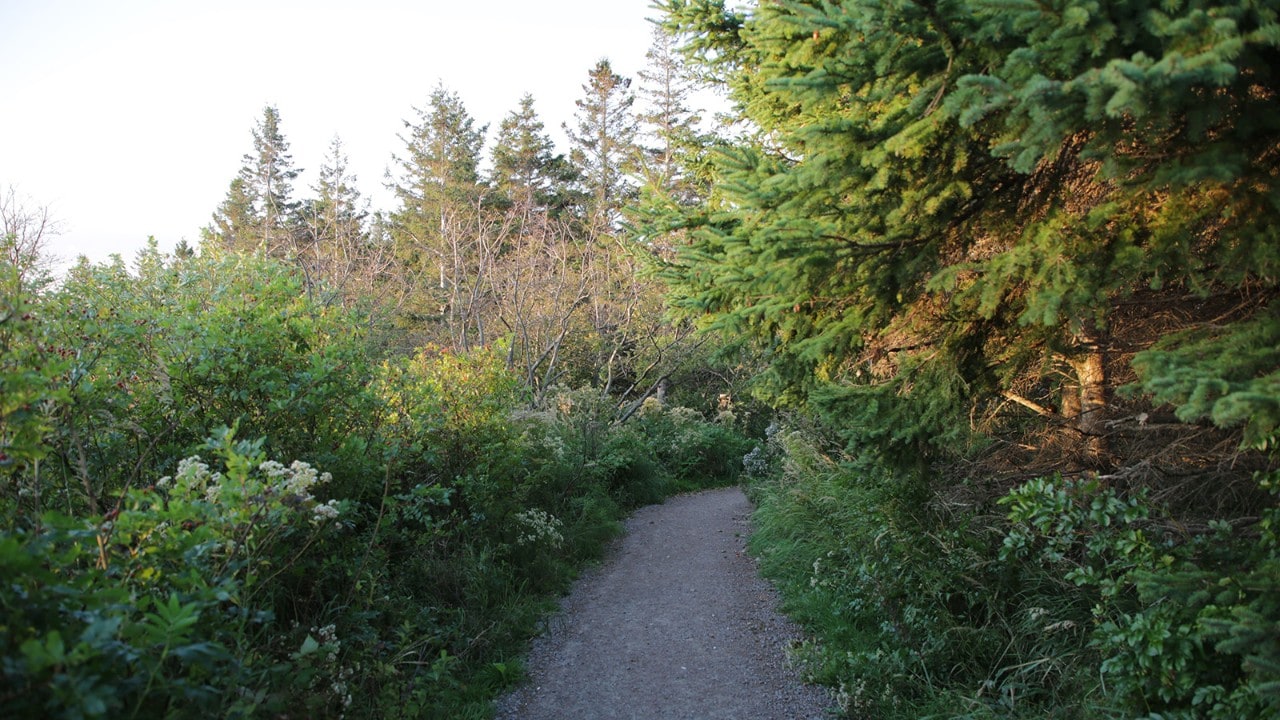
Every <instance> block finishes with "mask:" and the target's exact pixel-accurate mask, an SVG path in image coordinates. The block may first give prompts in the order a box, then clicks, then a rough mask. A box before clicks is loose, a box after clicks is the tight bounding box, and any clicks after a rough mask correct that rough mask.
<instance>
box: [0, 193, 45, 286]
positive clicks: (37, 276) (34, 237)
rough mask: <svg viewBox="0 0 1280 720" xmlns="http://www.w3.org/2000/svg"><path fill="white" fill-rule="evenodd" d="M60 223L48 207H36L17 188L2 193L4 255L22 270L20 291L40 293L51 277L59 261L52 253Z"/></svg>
mask: <svg viewBox="0 0 1280 720" xmlns="http://www.w3.org/2000/svg"><path fill="white" fill-rule="evenodd" d="M57 234H58V223H57V221H55V220H54V219H53V216H52V215H51V214H50V212H49V208H47V207H43V206H40V207H34V208H33V206H32V204H31V203H30V201H24V199H23V198H20V197H19V196H18V192H17V190H16V189H15V188H14V187H13V186H8V187H6V188H5V189H4V191H3V192H0V254H2V255H3V257H4V261H5V262H6V263H10V264H12V265H13V267H15V268H17V269H18V283H19V287H21V288H25V289H27V290H31V289H38V288H39V287H40V286H42V285H44V284H46V283H47V282H48V281H49V278H50V277H51V274H52V270H53V266H54V265H55V263H56V262H57V258H56V257H53V256H52V255H50V254H49V252H48V247H47V246H48V243H49V239H50V238H52V237H53V236H55V235H57Z"/></svg>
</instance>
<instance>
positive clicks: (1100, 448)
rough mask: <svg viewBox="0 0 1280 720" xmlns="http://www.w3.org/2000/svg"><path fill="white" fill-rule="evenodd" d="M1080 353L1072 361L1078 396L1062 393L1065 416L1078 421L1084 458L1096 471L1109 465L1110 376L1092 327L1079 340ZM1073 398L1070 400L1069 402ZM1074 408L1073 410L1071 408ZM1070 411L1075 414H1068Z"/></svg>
mask: <svg viewBox="0 0 1280 720" xmlns="http://www.w3.org/2000/svg"><path fill="white" fill-rule="evenodd" d="M1077 347H1078V348H1079V350H1080V352H1079V354H1077V355H1076V356H1074V357H1073V358H1071V359H1070V363H1071V368H1072V369H1073V370H1074V371H1075V375H1076V382H1077V386H1076V388H1074V390H1075V391H1076V396H1075V397H1074V398H1071V395H1072V393H1071V392H1070V391H1071V390H1072V389H1070V388H1068V389H1064V391H1063V403H1062V404H1063V416H1064V417H1066V418H1072V417H1074V418H1075V426H1076V429H1077V430H1079V431H1080V434H1081V436H1083V438H1084V450H1085V456H1086V458H1087V459H1088V461H1089V462H1090V463H1091V464H1092V465H1094V466H1095V467H1102V466H1105V465H1106V456H1107V451H1108V448H1107V438H1106V433H1105V428H1106V420H1107V373H1106V353H1105V352H1104V351H1103V343H1102V342H1101V339H1100V337H1099V335H1098V333H1097V332H1096V331H1094V330H1093V328H1092V327H1088V326H1086V328H1085V329H1084V330H1082V331H1081V333H1080V335H1079V337H1078V345H1077ZM1068 398H1070V400H1069V399H1068ZM1069 406H1071V407H1069ZM1068 409H1071V410H1074V412H1073V413H1068V412H1067V411H1068Z"/></svg>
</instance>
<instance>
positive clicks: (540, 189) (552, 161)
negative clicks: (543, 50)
mask: <svg viewBox="0 0 1280 720" xmlns="http://www.w3.org/2000/svg"><path fill="white" fill-rule="evenodd" d="M492 158H493V172H492V180H493V184H494V188H495V189H496V190H497V191H498V192H499V193H500V194H501V195H503V196H505V198H506V199H507V201H508V202H510V203H512V204H513V205H515V206H516V207H518V208H522V209H526V210H527V209H532V210H535V211H539V212H545V213H548V214H549V215H551V216H553V217H554V216H558V215H560V214H561V213H563V212H564V211H565V210H566V209H568V208H569V207H570V205H571V203H572V202H573V194H572V192H571V186H572V183H573V182H574V180H575V179H576V176H575V173H574V170H573V167H572V165H570V164H569V162H568V160H566V159H565V157H564V155H560V154H557V153H556V152H555V143H554V142H553V141H552V140H551V137H550V136H548V135H547V134H546V131H545V129H544V126H543V124H542V120H540V119H539V118H538V113H537V111H536V110H534V107H533V96H532V95H528V94H526V95H525V96H524V97H522V98H520V106H519V108H517V109H516V110H514V111H512V112H511V113H510V114H508V115H507V117H506V118H504V119H503V121H502V124H501V125H500V126H499V127H498V136H497V139H496V142H495V144H494V147H493V153H492Z"/></svg>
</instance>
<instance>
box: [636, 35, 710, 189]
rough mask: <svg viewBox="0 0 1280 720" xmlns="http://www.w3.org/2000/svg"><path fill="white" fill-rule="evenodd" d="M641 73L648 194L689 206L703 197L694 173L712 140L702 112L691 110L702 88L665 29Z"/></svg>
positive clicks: (655, 37) (644, 171)
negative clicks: (702, 125)
mask: <svg viewBox="0 0 1280 720" xmlns="http://www.w3.org/2000/svg"><path fill="white" fill-rule="evenodd" d="M645 58H646V60H648V65H647V66H646V67H645V69H643V70H641V71H640V73H639V77H640V89H639V97H640V100H641V102H642V106H643V110H642V112H640V113H639V114H638V115H637V120H639V122H640V128H641V129H642V131H643V135H644V138H645V141H646V142H647V143H648V144H647V145H646V147H644V148H643V150H642V152H641V161H640V170H641V175H642V176H643V179H644V183H645V186H646V187H647V188H650V189H653V190H657V191H660V192H662V193H664V194H666V195H668V196H670V197H671V199H672V200H674V201H675V202H678V203H680V204H683V205H688V204H691V203H693V202H695V201H697V200H698V199H699V197H700V196H701V195H702V192H701V188H699V187H698V186H697V184H696V182H695V181H694V180H693V178H691V177H690V173H689V171H687V170H686V169H685V168H686V167H689V166H694V167H696V166H697V165H698V162H697V158H698V155H699V154H700V153H699V151H700V150H701V148H702V147H704V145H705V144H706V143H708V142H711V139H710V138H707V137H703V136H702V135H701V134H700V133H699V132H698V128H697V125H698V123H699V122H700V121H701V119H702V118H701V116H700V115H699V111H698V110H696V109H694V108H692V107H690V102H691V101H692V98H693V95H694V93H695V91H696V90H697V89H698V88H697V85H696V84H695V82H694V81H693V79H692V78H691V77H690V76H689V74H688V73H687V72H686V71H685V64H684V62H683V60H682V58H681V57H680V55H679V53H678V51H677V41H676V38H675V37H674V36H672V35H671V34H670V33H668V32H667V31H666V30H664V29H663V28H662V26H660V25H655V26H654V29H653V43H652V45H651V46H650V47H649V50H648V52H647V53H645Z"/></svg>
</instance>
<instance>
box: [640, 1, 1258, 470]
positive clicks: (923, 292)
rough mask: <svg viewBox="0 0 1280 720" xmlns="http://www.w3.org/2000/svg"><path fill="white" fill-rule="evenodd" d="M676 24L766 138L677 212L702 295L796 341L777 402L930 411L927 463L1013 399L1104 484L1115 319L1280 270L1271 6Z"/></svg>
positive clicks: (908, 437)
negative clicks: (1077, 440)
mask: <svg viewBox="0 0 1280 720" xmlns="http://www.w3.org/2000/svg"><path fill="white" fill-rule="evenodd" d="M664 6H665V8H664V9H665V10H666V11H667V13H668V25H669V26H670V27H671V28H672V29H673V30H675V31H677V32H681V33H684V34H685V36H686V37H689V38H692V39H691V40H690V41H689V42H688V43H687V44H686V46H685V47H686V51H687V53H688V55H689V56H691V57H694V58H699V57H700V58H703V61H704V63H705V67H707V68H708V71H709V72H713V73H721V74H728V75H730V76H731V78H732V79H731V84H732V87H733V92H734V99H735V101H736V103H737V104H738V106H739V107H740V108H742V109H743V111H744V112H745V114H746V116H747V119H748V120H750V121H751V122H752V123H754V124H755V125H756V126H758V128H759V129H760V134H759V136H758V140H757V141H756V142H750V143H739V145H738V146H737V147H734V148H732V149H729V150H727V151H726V152H724V153H723V154H722V157H721V159H720V160H719V162H718V169H717V172H718V174H719V181H718V183H717V187H718V192H719V193H721V195H720V196H719V198H717V199H714V202H719V203H720V204H719V208H720V209H721V211H718V212H712V211H710V210H709V209H708V208H704V209H700V210H696V211H691V212H687V213H684V214H683V215H681V216H680V217H682V218H683V219H682V220H681V219H677V220H675V221H673V225H676V226H679V225H680V224H681V223H683V224H684V226H685V227H687V228H688V229H691V230H696V236H697V240H696V242H695V244H694V245H693V246H692V247H690V248H688V250H687V251H686V252H684V254H683V256H682V259H681V261H680V262H679V263H678V264H677V265H676V266H674V267H673V268H671V272H670V276H671V279H672V280H673V281H674V282H676V283H677V285H678V287H679V292H678V295H679V296H680V299H679V300H678V301H677V302H678V304H679V305H680V306H682V307H683V308H684V309H685V310H686V311H687V312H688V313H689V314H690V315H691V316H695V317H699V318H702V319H703V320H704V321H707V322H710V323H712V324H714V325H716V326H718V327H722V328H725V329H728V330H732V331H737V332H744V331H745V332H751V333H754V334H756V335H757V336H759V337H761V338H763V339H765V340H766V341H768V342H770V343H772V344H773V345H774V348H775V351H776V356H777V358H778V362H777V363H776V365H775V372H776V377H777V380H778V381H779V382H780V383H781V384H780V385H779V390H780V391H783V389H784V388H785V389H786V390H785V392H795V391H799V392H800V394H801V395H802V396H807V397H809V398H810V399H815V398H817V397H818V396H819V395H820V396H821V397H822V398H824V399H825V401H826V402H827V403H828V404H829V405H831V407H833V408H835V407H836V406H842V407H844V411H848V410H849V408H850V407H852V406H849V405H848V404H847V403H846V402H845V400H847V401H848V402H856V403H857V406H858V407H860V408H862V410H861V412H867V411H870V410H873V409H876V411H877V412H884V411H885V409H886V408H889V407H892V406H896V405H901V404H902V402H903V401H904V399H909V398H913V397H914V398H916V399H917V400H920V401H921V402H924V401H925V400H926V399H927V402H928V404H929V409H927V410H926V409H922V407H921V406H917V407H915V409H914V410H908V411H904V412H906V415H904V418H906V417H908V416H909V420H908V422H907V424H908V425H909V426H910V427H911V428H914V429H913V430H910V431H907V430H903V429H898V430H895V431H894V433H893V434H892V435H886V438H893V439H894V442H897V443H903V445H902V447H903V448H904V449H905V448H907V447H911V446H912V445H913V444H914V443H915V442H916V441H917V440H921V439H925V438H932V439H933V440H934V441H937V440H938V439H939V438H946V437H948V436H949V435H950V434H951V433H953V432H954V431H955V429H956V428H958V427H962V426H963V424H962V423H957V422H955V419H956V418H957V417H965V416H966V415H968V414H969V413H970V412H971V410H972V404H973V403H981V402H983V401H984V399H992V398H994V399H997V400H998V399H1000V398H1010V397H1012V398H1016V399H1017V400H1018V401H1020V402H1021V403H1022V406H1023V407H1034V408H1039V409H1040V410H1044V411H1046V412H1049V413H1051V414H1054V415H1058V416H1060V418H1061V419H1062V420H1064V421H1065V422H1067V423H1069V424H1070V425H1072V426H1074V428H1075V429H1076V430H1077V431H1078V434H1079V436H1080V437H1084V438H1088V442H1087V443H1086V444H1087V445H1088V447H1087V449H1086V451H1087V452H1088V453H1089V454H1090V455H1092V456H1093V459H1092V462H1096V463H1099V464H1100V465H1106V464H1107V463H1109V462H1110V460H1108V458H1107V457H1106V455H1107V448H1106V447H1105V443H1102V442H1099V440H1100V438H1101V433H1102V432H1103V430H1104V428H1105V421H1106V420H1107V419H1108V415H1107V413H1108V409H1107V407H1108V404H1109V403H1110V402H1111V400H1112V399H1113V397H1112V395H1111V392H1112V388H1113V386H1114V384H1115V382H1114V380H1112V379H1111V378H1110V377H1108V375H1107V373H1109V372H1110V371H1111V370H1109V369H1108V368H1112V369H1114V367H1115V363H1114V361H1115V359H1116V358H1118V357H1119V355H1120V354H1121V353H1123V352H1124V351H1125V348H1126V347H1127V345H1126V343H1125V342H1124V341H1122V340H1118V339H1116V338H1115V337H1114V335H1113V328H1114V325H1115V322H1116V313H1117V312H1121V311H1122V310H1123V309H1124V308H1126V307H1128V306H1129V305H1130V304H1132V303H1135V302H1137V303H1158V302H1160V301H1159V300H1157V299H1156V298H1159V297H1162V295H1161V294H1162V293H1165V294H1169V296H1170V297H1177V296H1178V294H1179V293H1182V294H1187V293H1191V294H1200V295H1202V296H1209V295H1213V294H1215V293H1227V294H1230V293H1232V292H1235V291H1234V290H1232V288H1236V289H1240V288H1245V287H1252V288H1259V287H1268V288H1269V287H1272V286H1273V283H1274V278H1276V277H1278V276H1280V273H1278V272H1277V271H1278V270H1280V268H1277V265H1278V264H1280V253H1277V252H1276V251H1275V244H1274V238H1275V237H1277V235H1278V233H1277V230H1278V228H1277V222H1278V221H1277V220H1276V219H1275V218H1277V217H1280V215H1277V213H1276V212H1274V208H1276V207H1278V205H1277V200H1276V198H1277V197H1278V196H1280V195H1278V191H1277V189H1276V188H1277V183H1276V181H1275V177H1276V176H1275V173H1274V157H1273V156H1274V153H1273V152H1272V151H1271V150H1270V148H1274V147H1276V141H1277V137H1280V113H1277V112H1276V111H1275V110H1276V107H1275V105H1276V103H1277V100H1276V98H1277V96H1278V95H1277V93H1276V92H1275V90H1274V87H1275V83H1276V72H1275V70H1274V68H1276V67H1280V62H1278V61H1280V56H1278V55H1277V51H1276V46H1277V44H1278V43H1280V35H1277V34H1276V33H1275V32H1274V28H1275V27H1276V21H1275V12H1274V11H1273V10H1269V9H1262V8H1259V7H1256V6H1254V5H1251V4H1249V3H1243V2H1240V3H1225V4H1224V3H1219V4H1218V6H1216V9H1215V10H1214V12H1213V13H1206V12H1205V11H1204V10H1202V9H1200V8H1199V7H1192V6H1182V5H1180V6H1177V7H1176V8H1175V7H1173V6H1166V5H1161V4H1157V3H1146V2H1143V3H1138V4H1137V5H1134V4H1133V3H1130V4H1128V5H1126V6H1125V8H1126V10H1125V11H1124V12H1107V11H1105V10H1104V9H1103V8H1101V7H1095V6H1092V5H1087V4H1086V5H1080V4H1076V3H1069V4H1068V5H1066V6H1063V7H1058V6H1055V7H1054V8H1046V7H1044V6H1040V5H1034V4H1021V5H1020V4H1016V3H1015V4H1013V5H1010V4H1008V3H994V2H992V3H981V4H972V5H968V4H962V5H956V4H935V3H915V2H902V3H889V4H884V3H879V2H871V1H870V0H854V1H853V2H846V3H840V4H838V5H834V4H829V3H812V2H798V1H795V0H779V1H777V2H761V3H759V4H758V5H757V6H755V7H753V8H751V9H750V10H749V11H748V12H746V13H737V12H730V11H728V10H726V9H725V7H724V3H723V2H716V1H713V0H700V1H699V2H687V1H685V0H671V1H670V2H667V3H665V4H664ZM1091 8H1092V9H1091ZM708 32H709V33H710V34H708ZM1266 208H1272V209H1271V210H1268V209H1266ZM1268 292H1269V291H1268ZM1265 295H1266V293H1265V292H1264V293H1263V296H1265ZM1253 297H1254V298H1255V299H1254V300H1252V301H1249V302H1251V303H1252V305H1251V306H1252V307H1255V308H1256V307H1257V303H1258V300H1257V298H1258V297H1262V296H1258V295H1254V296H1253ZM1242 302H1244V300H1243V299H1242ZM1045 368H1048V370H1047V371H1045V370H1044V369H1045ZM926 370H927V372H926ZM931 376H932V377H933V378H934V380H933V382H936V383H939V385H937V386H935V387H933V389H932V391H931V390H929V389H928V386H927V384H926V383H925V378H926V377H931ZM908 378H910V379H909V380H908ZM1037 378H1038V379H1037ZM1055 378H1064V380H1063V381H1057V380H1055ZM1041 380H1042V381H1043V382H1041ZM833 381H834V382H833ZM818 386H821V387H822V389H821V392H820V393H818V395H815V394H814V393H813V392H811V390H812V389H814V388H817V387H818ZM905 387H911V388H914V390H915V392H914V393H910V394H907V393H903V392H901V391H902V390H903V388H905ZM860 388H862V389H860ZM962 388H963V389H962ZM1023 388H1032V389H1034V388H1041V389H1039V390H1035V392H1037V393H1039V394H1038V395H1037V396H1036V397H1034V398H1029V397H1026V396H1025V395H1024V394H1023V393H1022V392H1021V390H1022V389H1023ZM1046 388H1047V389H1046ZM866 390H872V391H875V392H882V391H883V393H887V394H886V395H885V397H884V398H883V401H877V402H876V403H874V404H869V403H866V402H863V400H858V399H857V398H864V397H865V396H866V392H865V391H866ZM841 398H844V399H845V400H841ZM948 398H949V399H948ZM842 403H844V404H843V405H842ZM948 403H950V405H948ZM1055 404H1056V406H1057V407H1056V408H1055V407H1053V406H1054V405H1055ZM885 421H886V418H883V417H881V418H879V419H876V420H868V422H869V423H872V424H878V423H881V422H885Z"/></svg>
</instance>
